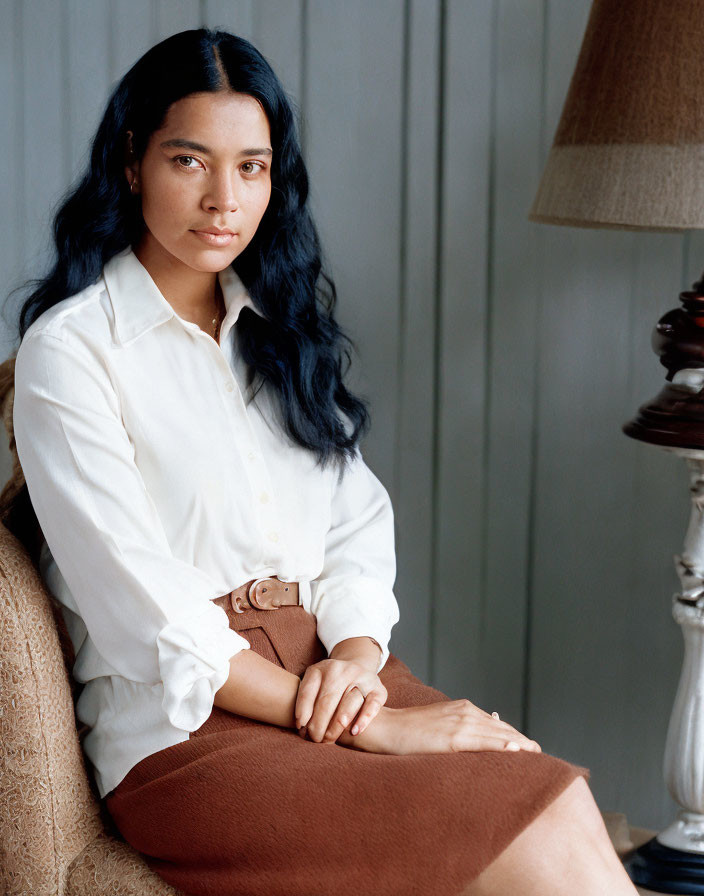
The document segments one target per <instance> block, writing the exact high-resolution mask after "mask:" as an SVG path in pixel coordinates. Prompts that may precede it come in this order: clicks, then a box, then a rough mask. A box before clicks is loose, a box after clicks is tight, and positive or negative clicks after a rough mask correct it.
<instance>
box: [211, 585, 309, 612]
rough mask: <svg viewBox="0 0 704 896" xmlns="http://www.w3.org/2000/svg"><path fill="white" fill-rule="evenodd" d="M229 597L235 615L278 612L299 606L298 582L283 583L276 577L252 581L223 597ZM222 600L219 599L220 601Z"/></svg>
mask: <svg viewBox="0 0 704 896" xmlns="http://www.w3.org/2000/svg"><path fill="white" fill-rule="evenodd" d="M223 597H229V598H230V602H231V605H232V609H233V610H234V611H235V613H244V612H245V610H250V609H254V610H278V609H279V607H281V606H285V605H288V604H293V605H294V606H296V605H297V604H298V582H282V581H281V579H277V578H276V577H275V576H271V577H270V578H266V579H251V580H250V581H249V582H245V583H244V585H240V587H239V588H235V590H234V591H230V593H229V594H227V595H223ZM220 600H222V598H218V601H220Z"/></svg>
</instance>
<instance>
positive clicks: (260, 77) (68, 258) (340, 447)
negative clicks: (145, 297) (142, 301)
mask: <svg viewBox="0 0 704 896" xmlns="http://www.w3.org/2000/svg"><path fill="white" fill-rule="evenodd" d="M222 90H231V91H235V92H237V93H243V94H248V95H250V96H252V97H254V98H255V99H257V100H259V102H260V103H261V104H262V106H263V108H264V112H265V114H266V116H267V119H268V122H269V128H270V132H271V141H272V150H273V157H272V165H271V183H272V190H271V199H270V201H269V205H268V207H267V209H266V212H265V213H264V216H263V218H262V220H261V222H260V224H259V227H258V229H257V231H256V233H255V235H254V237H253V238H252V240H251V241H250V243H249V244H248V245H247V247H246V248H245V249H244V250H243V251H242V253H241V254H240V255H239V256H238V257H237V258H236V259H235V260H234V262H233V263H232V267H233V268H234V270H235V271H236V273H237V274H238V276H239V277H240V279H241V280H242V282H243V284H244V286H245V287H246V289H247V290H248V292H249V294H250V295H251V297H252V301H253V302H254V304H255V305H256V306H257V308H259V309H260V310H261V311H262V312H263V313H264V314H265V315H266V317H261V316H260V315H257V314H256V313H254V312H253V311H252V309H250V308H247V307H246V306H245V307H244V308H243V309H242V312H241V315H240V318H239V321H238V327H237V328H235V329H234V332H236V333H237V340H238V346H239V349H240V351H241V353H242V356H243V358H244V360H245V361H246V362H247V363H248V365H249V368H250V383H251V384H252V387H253V388H255V385H256V391H258V390H259V389H260V388H261V387H262V386H263V385H265V384H266V385H267V386H268V387H269V388H270V389H271V390H273V392H274V393H275V395H276V397H277V399H278V401H274V403H273V404H274V407H277V408H278V410H279V412H280V422H281V424H282V425H283V428H284V430H285V431H286V432H287V433H288V435H289V436H290V437H291V439H292V440H293V441H294V442H296V443H298V444H299V445H302V446H304V447H306V448H309V449H310V450H311V451H313V452H315V454H316V458H317V463H318V464H320V465H322V466H325V465H326V464H327V463H328V461H331V460H332V461H335V462H337V463H339V464H340V465H341V466H344V464H345V462H346V461H348V460H351V459H352V457H353V454H354V449H355V447H356V445H357V443H358V441H359V439H360V438H361V437H362V436H363V435H364V434H365V433H366V431H367V430H368V428H369V426H370V424H371V421H370V416H369V411H368V409H367V402H366V400H364V399H361V398H358V397H356V396H354V395H353V394H351V393H350V391H349V390H348V389H347V388H346V386H345V385H344V383H343V377H344V376H345V375H346V373H347V370H348V369H349V366H350V363H351V355H350V351H349V348H352V349H356V346H355V344H354V343H353V342H352V340H351V339H350V338H349V337H348V336H347V335H345V334H344V333H343V332H342V330H341V328H340V327H339V325H338V323H337V322H336V320H335V317H334V314H333V310H334V306H335V303H336V301H337V293H336V289H335V284H334V282H333V280H332V279H331V278H330V277H329V276H328V275H327V274H326V273H325V272H324V271H323V270H322V261H321V247H320V241H319V238H318V233H317V230H316V227H315V224H314V222H313V219H312V216H311V213H310V210H309V207H308V174H307V171H306V167H305V164H304V162H303V158H302V155H301V149H300V144H299V139H298V135H297V130H296V123H295V118H294V115H293V112H292V108H291V104H290V102H289V99H288V98H287V95H286V93H285V91H284V89H283V87H282V85H281V83H280V81H279V79H278V78H277V77H276V75H275V73H274V71H273V70H272V68H271V66H270V65H269V63H268V62H267V61H266V59H265V58H264V57H263V56H262V54H261V53H260V52H259V51H258V50H257V49H256V48H255V47H254V46H253V45H252V44H251V43H249V41H246V40H244V39H243V38H241V37H237V36H236V35H233V34H230V33H228V32H227V31H220V30H212V29H207V28H198V29H194V30H190V31H182V32H180V33H179V34H174V35H172V36H171V37H168V38H166V40H163V41H161V43H158V44H156V45H155V46H154V47H152V48H151V49H150V50H148V51H147V52H146V53H145V54H144V55H143V56H142V57H141V58H140V59H139V60H138V61H137V62H136V63H135V64H134V65H133V66H132V68H131V69H130V70H129V71H128V72H127V74H126V75H125V76H124V77H123V78H122V80H121V81H120V82H119V84H118V85H117V87H116V88H115V89H114V91H113V93H112V95H111V96H110V99H109V100H108V103H107V106H106V109H105V112H104V114H103V118H102V120H101V122H100V125H99V127H98V130H97V132H96V134H95V137H94V138H93V142H92V146H91V153H90V162H89V164H88V166H87V170H86V171H85V173H84V174H83V175H82V176H81V177H80V178H79V180H78V182H77V185H76V186H75V187H71V188H70V189H69V191H68V192H67V194H66V195H65V196H64V197H63V198H62V201H61V204H60V206H59V208H58V211H57V213H56V215H55V217H54V222H53V237H54V243H55V248H56V257H55V261H54V263H53V267H52V269H51V271H50V273H49V274H48V275H47V276H46V277H44V278H41V279H38V280H31V281H29V283H30V284H31V285H32V286H33V287H35V288H34V290H33V292H32V293H31V294H30V295H29V297H28V298H27V300H26V301H25V302H24V304H23V305H22V308H21V310H20V318H19V334H20V340H21V339H22V338H24V335H25V332H26V331H27V329H28V327H29V326H30V325H31V324H32V322H33V321H34V320H36V319H37V318H38V317H39V315H40V314H42V313H43V312H44V311H45V310H46V309H47V308H50V307H52V306H53V305H56V304H57V303H58V302H61V301H63V300H64V299H66V298H68V297H69V296H72V295H74V294H75V293H77V292H79V291H80V290H82V289H84V288H85V287H87V286H89V285H90V284H92V283H94V282H95V281H96V280H97V279H98V277H99V276H100V275H101V273H102V268H103V265H105V264H106V262H108V261H109V260H110V259H111V258H112V257H113V255H115V254H116V253H118V252H120V251H121V250H122V249H125V248H126V247H127V246H128V245H131V246H134V245H136V243H137V241H138V240H139V237H140V234H141V232H142V228H143V226H144V220H143V218H142V213H141V209H140V204H139V202H136V201H135V197H133V196H131V195H130V191H129V186H128V183H127V179H126V177H125V173H124V167H125V164H126V160H127V157H126V147H127V131H128V130H129V131H132V132H133V135H134V136H133V140H132V147H133V152H134V158H136V159H141V158H142V156H143V155H144V152H145V150H146V148H147V144H148V142H149V138H150V136H151V134H152V133H153V132H154V131H156V130H158V129H159V128H160V127H161V126H162V125H163V122H164V120H165V118H166V114H167V111H168V109H169V107H170V106H171V104H172V103H174V102H176V101H177V100H179V99H181V98H182V97H185V96H188V95H189V94H192V93H197V92H206V91H207V92H216V91H222ZM345 343H347V345H345ZM348 346H349V348H348ZM343 362H344V367H343ZM345 418H346V419H345Z"/></svg>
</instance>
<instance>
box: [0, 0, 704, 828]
mask: <svg viewBox="0 0 704 896" xmlns="http://www.w3.org/2000/svg"><path fill="white" fill-rule="evenodd" d="M588 8H589V3H588V0H405V2H404V0H356V2H350V0H257V2H253V0H252V2H246V0H239V2H237V0H220V2H215V0H212V2H211V0H203V2H195V0H192V2H188V0H150V2H145V0H120V2H109V0H25V2H13V0H2V10H3V21H4V23H5V24H7V23H14V27H6V28H4V29H3V30H2V31H1V32H0V41H2V52H1V53H0V65H1V66H2V68H1V70H0V91H1V93H0V103H1V106H0V116H1V119H2V121H3V124H4V126H3V128H2V130H1V131H0V157H1V158H2V162H3V166H4V170H3V177H2V182H3V194H2V197H1V198H2V208H3V215H2V218H1V219H0V228H1V229H0V264H1V266H2V271H3V286H4V292H5V294H8V293H9V291H10V289H11V288H12V287H13V286H16V285H17V284H18V283H19V282H20V281H21V280H22V279H23V278H25V277H29V276H36V275H38V274H39V273H41V272H42V271H43V270H44V266H45V263H46V259H47V251H48V245H49V244H48V238H49V226H50V221H51V215H52V210H53V208H54V207H55V204H56V202H57V201H58V199H59V197H60V195H61V192H62V191H63V190H64V189H65V188H66V187H67V185H68V184H69V182H70V181H71V180H72V179H73V178H74V177H75V176H76V175H77V173H78V172H79V171H81V169H82V167H83V166H84V164H85V162H86V157H87V152H88V142H87V141H88V139H89V136H90V135H91V134H92V133H93V131H94V130H95V127H96V126H97V123H98V121H99V118H100V115H101V112H102V109H103V106H104V103H105V101H106V98H107V94H108V91H109V90H110V89H111V88H112V86H114V84H115V83H116V81H117V80H118V79H119V78H120V77H121V75H122V74H124V72H125V71H126V70H127V68H128V67H129V66H130V65H131V64H132V63H133V62H134V61H135V60H136V58H137V57H138V56H139V55H140V54H141V53H142V52H143V51H144V50H146V49H147V48H148V47H149V46H150V45H152V44H153V43H154V42H156V41H157V40H159V39H161V38H163V37H165V36H167V35H168V34H170V33H173V32H176V31H180V30H182V29H184V28H189V27H194V26H198V25H200V24H208V25H220V26H223V27H225V28H227V29H229V30H231V31H234V32H236V33H239V34H241V35H243V36H244V37H247V38H249V39H251V40H252V41H253V42H254V43H255V44H256V45H257V46H258V47H259V48H260V49H261V50H262V52H263V53H264V54H265V55H266V56H267V57H268V58H269V60H270V61H271V62H272V64H273V66H274V68H275V69H276V71H277V72H278V73H279V75H280V77H281V78H282V80H283V82H284V84H285V86H286V88H287V90H288V91H289V93H290V95H291V98H292V99H293V100H294V102H295V103H296V104H297V107H298V108H299V110H300V113H301V115H302V119H301V121H302V125H303V130H302V139H303V145H304V154H305V158H306V161H307V164H308V166H309V171H310V175H311V180H312V203H313V210H314V213H315V215H316V218H317V221H318V224H319V227H320V231H321V234H322V237H323V241H324V247H325V250H326V256H327V260H328V262H329V269H330V271H331V273H332V275H333V277H334V278H335V281H336V284H337V287H338V290H339V296H340V299H339V305H338V309H339V311H338V313H339V317H340V320H341V322H342V324H343V325H344V326H346V328H347V330H348V331H349V332H350V334H351V335H352V337H353V338H354V339H355V340H356V342H357V345H358V347H359V357H358V359H357V365H356V370H355V374H354V377H353V379H352V385H353V386H354V387H355V388H356V389H357V390H358V391H361V392H362V393H363V394H365V395H366V396H367V397H369V398H370V400H371V404H372V414H373V428H372V432H371V435H370V436H369V437H368V439H367V440H366V443H365V445H364V446H363V449H364V453H365V457H366V459H367V461H368V463H369V465H370V466H371V467H372V469H373V470H374V471H375V472H376V474H377V475H378V476H379V478H380V479H381V480H382V481H383V482H384V483H385V484H386V486H387V487H388V489H389V491H390V493H391V497H392V500H393V503H394V507H395V512H396V532H397V549H398V577H397V583H396V594H397V597H398V600H399V603H400V606H401V621H400V623H399V624H398V625H397V626H396V628H395V629H394V632H393V636H392V641H391V649H392V650H393V651H394V652H396V653H397V654H398V655H399V656H400V657H401V658H402V659H404V661H406V662H407V663H408V664H409V665H410V666H411V669H412V670H413V671H414V672H415V673H416V674H417V675H418V676H419V677H421V678H422V679H424V680H426V681H428V682H429V683H431V684H434V685H435V686H436V687H439V688H441V689H442V690H444V691H445V692H446V693H447V694H449V695H450V696H452V697H462V696H466V697H469V698H470V699H471V700H473V701H474V702H476V703H478V704H479V705H480V706H482V707H483V708H485V709H487V710H489V711H491V710H494V709H496V710H498V711H499V712H500V714H501V716H502V718H506V719H507V720H509V721H510V722H511V723H512V724H514V725H515V726H517V727H519V728H521V730H523V731H525V732H526V733H528V734H529V735H530V736H531V737H534V738H536V739H537V740H538V741H539V742H540V743H541V745H542V746H543V749H544V750H545V751H547V752H551V753H553V754H555V755H559V756H562V757H564V758H566V759H569V760H572V761H574V762H578V763H581V764H584V765H587V766H589V767H590V768H591V770H592V780H591V785H592V790H593V792H594V794H595V796H596V798H597V801H598V803H599V805H600V807H601V808H602V810H608V811H623V812H626V813H628V815H629V819H630V820H631V822H632V823H635V824H642V825H647V826H651V827H654V828H659V827H662V826H664V825H665V824H667V823H668V822H669V820H670V819H671V816H672V813H673V810H674V804H673V803H672V801H671V800H670V797H669V795H668V794H667V791H666V790H665V787H664V784H663V783H662V774H661V766H662V753H663V749H664V742H665V734H666V730H667V722H668V719H669V713H670V708H671V705H672V700H673V697H674V691H675V687H676V684H677V679H678V676H679V668H680V663H681V655H682V645H681V636H680V632H679V629H677V627H676V626H675V624H674V622H673V621H672V618H671V615H670V601H671V595H672V593H673V591H674V590H676V588H677V586H678V582H677V579H676V576H675V573H674V567H673V562H672V558H673V554H674V553H675V552H677V551H679V550H680V547H681V543H682V538H683V535H684V532H685V528H686V523H687V518H688V513H689V510H688V492H687V476H686V472H685V467H684V463H683V462H682V461H681V460H678V459H676V458H675V457H673V456H670V455H669V454H667V453H666V452H664V451H661V450H660V449H657V448H653V447H651V446H648V445H644V444H641V443H638V442H634V441H633V440H630V439H628V438H627V437H626V436H624V435H623V434H622V432H621V425H622V424H623V423H624V422H625V421H626V420H628V419H630V418H631V417H632V416H633V415H634V413H635V412H636V410H637V408H638V406H639V405H640V404H641V403H642V402H644V401H646V400H648V399H650V398H651V397H652V396H653V395H654V394H655V393H656V392H657V391H659V389H660V386H661V382H662V379H663V373H664V371H663V370H662V368H660V367H659V364H658V362H657V359H656V357H655V355H654V354H653V353H652V351H651V349H650V332H651V330H652V328H653V326H654V324H655V322H656V320H657V319H658V317H659V316H661V315H662V314H663V313H664V312H665V311H667V310H668V309H669V308H670V307H673V306H675V305H676V304H677V293H678V292H679V290H680V289H682V288H684V287H686V286H687V285H689V284H690V283H691V282H692V281H693V280H694V279H695V278H696V277H697V276H698V274H699V271H700V268H699V265H704V239H702V238H701V237H700V236H691V237H690V236H677V235H671V234H668V235H656V234H632V233H622V232H616V231H612V232H598V231H586V230H584V231H582V230H576V229H566V228H565V229H563V228H550V227H544V226H541V225H536V224H531V223H529V222H528V221H527V219H526V214H527V210H528V207H529V206H530V203H531V200H532V198H533V195H534V193H535V190H536V188H537V185H538V180H539V177H540V172H541V168H542V165H543V162H544V160H545V158H546V155H547V151H548V149H549V146H550V142H551V139H552V135H553V133H554V129H555V127H556V124H557V120H558V117H559V113H560V109H561V106H562V102H563V99H564V96H565V94H566V91H567V86H568V83H569V78H570V75H571V72H572V68H573V66H574V62H575V60H576V56H577V52H578V49H579V45H580V41H581V36H582V33H583V29H584V26H585V23H586V18H587V14H588ZM16 307H17V297H16V296H15V297H13V299H12V304H10V305H8V306H6V311H5V315H6V318H7V317H8V315H9V314H10V313H11V312H12V310H13V309H16ZM15 344H16V343H15V341H14V334H12V333H11V332H10V331H9V330H8V329H7V328H6V342H5V345H4V355H3V356H4V357H6V356H7V355H8V354H10V352H11V351H12V350H13V348H14V345H15ZM6 470H7V467H6Z"/></svg>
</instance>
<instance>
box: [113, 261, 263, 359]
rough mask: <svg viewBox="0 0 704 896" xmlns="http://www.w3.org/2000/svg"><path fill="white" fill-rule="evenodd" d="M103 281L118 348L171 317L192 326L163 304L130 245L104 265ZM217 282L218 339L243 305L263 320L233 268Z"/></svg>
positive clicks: (222, 272) (228, 268) (165, 301)
mask: <svg viewBox="0 0 704 896" xmlns="http://www.w3.org/2000/svg"><path fill="white" fill-rule="evenodd" d="M103 279H104V280H105V286H106V288H107V292H108V296H109V298H110V302H111V304H112V310H113V315H114V318H115V332H116V334H117V338H118V340H119V342H120V344H121V345H124V344H125V343H126V342H129V341H130V340H132V339H136V338H137V337H138V336H141V335H142V333H146V332H147V330H151V328H152V327H155V326H156V325H157V324H160V323H163V322H164V321H166V320H169V318H172V317H177V318H178V319H179V320H181V321H183V322H184V323H187V324H188V325H189V326H193V325H192V324H190V322H188V321H184V319H183V318H182V317H180V315H178V314H177V313H176V311H175V310H174V308H173V306H172V305H171V304H170V303H169V302H167V300H166V299H165V298H164V296H163V295H162V293H161V291H160V290H159V288H158V286H157V285H156V283H155V282H154V280H152V278H151V275H150V274H149V272H148V271H147V269H146V268H145V267H144V265H143V264H142V263H141V262H140V260H139V259H138V258H137V256H136V255H135V253H134V251H133V249H132V247H131V246H128V247H127V248H126V249H123V250H122V251H121V252H118V253H117V254H116V255H113V257H112V258H111V259H110V260H109V261H107V262H106V263H105V265H104V267H103ZM218 280H219V281H220V287H221V289H222V295H223V299H224V300H225V318H224V320H223V322H222V326H221V330H222V336H221V338H222V337H223V336H224V335H225V333H226V331H227V330H229V329H230V327H231V326H232V325H233V324H234V323H235V321H236V320H237V318H238V317H239V314H240V311H241V310H242V308H244V306H245V305H247V306H248V307H249V308H251V309H252V310H253V311H255V312H256V313H257V314H258V315H259V316H260V317H265V315H264V314H263V313H262V312H261V311H260V310H259V309H258V308H257V307H256V306H255V304H254V302H253V301H252V298H251V296H250V295H249V293H248V292H247V290H246V289H245V287H244V284H243V283H242V281H241V280H240V278H239V276H238V275H237V273H236V272H235V270H234V268H232V267H231V266H228V267H226V268H225V269H224V270H222V271H219V272H218Z"/></svg>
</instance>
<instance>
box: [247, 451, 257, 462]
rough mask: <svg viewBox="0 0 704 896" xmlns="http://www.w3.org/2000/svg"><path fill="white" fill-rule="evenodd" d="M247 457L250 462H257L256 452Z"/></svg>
mask: <svg viewBox="0 0 704 896" xmlns="http://www.w3.org/2000/svg"><path fill="white" fill-rule="evenodd" d="M247 457H248V458H249V459H250V460H256V459H257V454H256V452H255V451H250V452H249V454H248V455H247Z"/></svg>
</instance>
